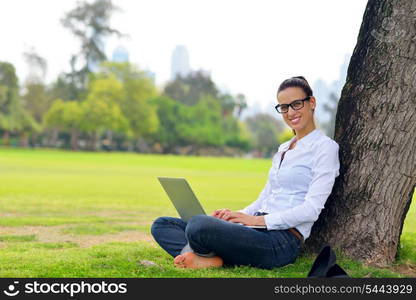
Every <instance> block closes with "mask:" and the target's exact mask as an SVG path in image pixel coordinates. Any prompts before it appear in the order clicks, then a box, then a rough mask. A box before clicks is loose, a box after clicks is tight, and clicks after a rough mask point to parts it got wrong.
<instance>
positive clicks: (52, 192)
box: [0, 149, 416, 277]
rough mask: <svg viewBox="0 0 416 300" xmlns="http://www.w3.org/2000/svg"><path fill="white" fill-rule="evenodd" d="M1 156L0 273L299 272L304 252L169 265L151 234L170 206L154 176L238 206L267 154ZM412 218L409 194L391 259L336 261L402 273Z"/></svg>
mask: <svg viewBox="0 0 416 300" xmlns="http://www.w3.org/2000/svg"><path fill="white" fill-rule="evenodd" d="M0 166H1V167H0V182H1V183H2V184H1V188H0V208H1V210H0V261H1V263H0V277H306V274H307V272H308V270H309V268H310V266H311V264H312V261H313V257H309V256H302V257H300V258H298V260H297V261H296V262H295V263H294V264H291V265H288V266H285V267H283V268H277V269H274V270H261V269H256V268H250V267H233V268H230V267H228V268H222V269H220V270H197V271H195V270H183V269H176V268H174V267H173V266H172V259H171V257H170V256H169V255H168V254H166V253H165V252H164V251H163V250H162V249H160V248H159V247H158V246H157V245H156V244H155V243H154V242H153V240H152V238H151V236H150V233H149V232H150V225H151V223H152V221H153V220H154V219H155V218H156V217H158V216H161V215H170V216H176V215H177V213H176V211H175V210H174V208H173V206H172V205H171V203H170V202H169V200H168V198H167V196H166V195H165V193H164V191H163V189H162V188H161V187H160V185H159V182H158V181H157V179H156V177H157V176H175V177H186V178H187V179H188V181H189V182H190V184H191V185H192V187H193V188H194V190H195V192H196V194H197V196H198V198H199V199H200V200H201V202H202V205H203V206H204V207H205V208H206V210H207V211H212V210H214V209H217V208H221V207H229V208H231V209H240V208H242V207H244V206H245V205H247V204H249V203H250V202H251V201H253V199H256V198H257V196H258V194H259V192H260V191H261V189H262V187H263V185H264V183H265V181H266V178H267V173H268V172H267V171H268V169H269V167H270V160H266V159H251V160H248V159H247V160H245V159H237V158H236V159H234V158H209V157H204V158H202V157H178V156H170V155H164V156H162V155H138V154H128V153H73V152H64V151H53V150H20V149H18V150H16V149H0ZM213 187H215V189H214V188H213ZM415 228H416V208H415V204H414V202H413V204H412V206H411V208H410V210H409V213H408V216H407V218H406V221H405V227H404V229H403V234H402V238H401V248H400V251H399V258H398V260H397V261H396V262H395V264H394V265H392V266H391V267H390V268H384V269H379V268H371V267H365V266H363V265H361V264H360V263H358V262H355V261H352V260H350V259H347V258H344V257H342V256H340V257H339V263H340V264H341V265H342V266H343V268H345V269H346V270H347V272H348V273H349V274H350V275H351V276H353V277H403V276H406V275H408V273H406V272H405V271H404V270H405V268H411V267H413V268H414V267H415V266H416V251H415V250H414V249H415V245H416V230H415ZM149 261H150V262H153V263H149Z"/></svg>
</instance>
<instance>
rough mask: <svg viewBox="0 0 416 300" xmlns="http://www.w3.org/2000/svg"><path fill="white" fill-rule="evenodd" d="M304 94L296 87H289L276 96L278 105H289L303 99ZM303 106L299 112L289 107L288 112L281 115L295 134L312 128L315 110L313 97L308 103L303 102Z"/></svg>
mask: <svg viewBox="0 0 416 300" xmlns="http://www.w3.org/2000/svg"><path fill="white" fill-rule="evenodd" d="M305 98H306V94H305V92H304V91H303V90H302V89H301V88H298V87H289V88H286V89H284V90H283V91H280V92H279V94H278V95H277V102H278V104H290V103H292V102H293V101H295V100H300V99H305ZM303 103H304V106H303V107H302V108H301V109H299V110H294V109H293V108H292V107H291V106H289V110H288V112H286V113H282V116H283V119H284V120H285V122H286V124H287V125H288V126H289V127H290V128H292V129H294V130H296V132H301V131H303V130H304V129H305V128H309V127H310V126H313V111H312V109H314V108H315V105H316V100H315V97H313V96H311V97H310V100H309V101H304V102H303Z"/></svg>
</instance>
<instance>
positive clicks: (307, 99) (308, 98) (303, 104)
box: [274, 96, 312, 114]
mask: <svg viewBox="0 0 416 300" xmlns="http://www.w3.org/2000/svg"><path fill="white" fill-rule="evenodd" d="M311 97H312V96H308V97H306V98H304V99H297V100H293V101H292V102H290V103H289V104H277V105H276V106H275V107H274V108H275V109H276V111H277V112H278V113H279V114H286V113H288V112H289V106H290V107H291V108H292V109H293V110H300V109H302V108H303V107H304V106H305V101H309V100H311ZM296 101H302V107H300V108H298V109H296V108H294V107H293V105H292V104H293V103H294V102H296ZM282 105H287V106H288V107H287V111H286V112H280V111H279V107H281V106H282Z"/></svg>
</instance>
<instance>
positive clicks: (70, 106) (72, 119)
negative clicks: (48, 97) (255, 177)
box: [44, 99, 84, 151]
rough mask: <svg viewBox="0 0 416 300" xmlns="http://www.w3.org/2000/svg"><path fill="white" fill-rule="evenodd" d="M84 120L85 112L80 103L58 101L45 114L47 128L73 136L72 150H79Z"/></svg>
mask: <svg viewBox="0 0 416 300" xmlns="http://www.w3.org/2000/svg"><path fill="white" fill-rule="evenodd" d="M83 120H84V112H83V111H82V106H81V103H79V102H78V101H67V102H64V101H63V100H62V99H57V100H55V101H54V102H53V104H52V106H51V107H50V109H49V110H48V112H47V113H46V114H45V119H44V123H45V126H46V127H51V128H57V129H59V130H61V131H65V132H69V134H70V135H71V148H72V150H74V151H76V150H78V136H79V132H80V127H81V124H82V122H83Z"/></svg>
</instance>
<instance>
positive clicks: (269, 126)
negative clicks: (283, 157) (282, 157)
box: [245, 113, 282, 156]
mask: <svg viewBox="0 0 416 300" xmlns="http://www.w3.org/2000/svg"><path fill="white" fill-rule="evenodd" d="M245 122H246V123H247V127H248V129H249V130H250V132H251V135H252V140H253V145H254V148H255V149H256V150H258V151H260V152H261V154H262V156H270V155H271V154H272V152H273V151H277V148H276V144H277V142H278V140H277V137H278V133H279V132H280V131H281V129H282V125H281V123H280V122H279V121H278V120H276V118H274V117H272V116H271V115H269V114H263V113H259V114H256V115H254V116H252V117H249V118H247V119H246V121H245Z"/></svg>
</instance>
